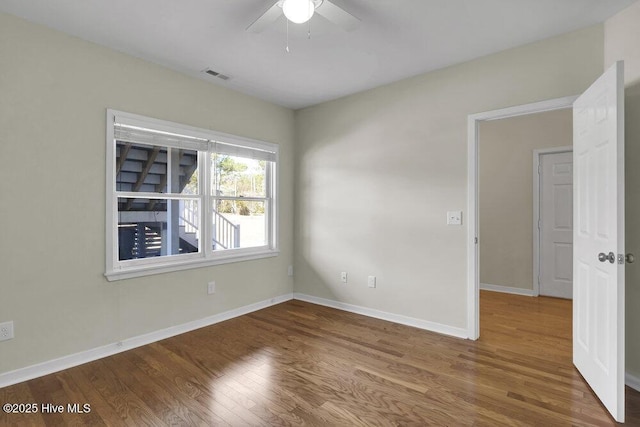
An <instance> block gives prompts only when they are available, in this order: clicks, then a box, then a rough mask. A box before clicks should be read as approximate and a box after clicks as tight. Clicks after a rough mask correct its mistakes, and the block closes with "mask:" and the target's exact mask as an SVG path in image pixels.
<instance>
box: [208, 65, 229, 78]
mask: <svg viewBox="0 0 640 427" xmlns="http://www.w3.org/2000/svg"><path fill="white" fill-rule="evenodd" d="M204 72H205V73H207V74H209V75H211V76H213V77H217V78H219V79H222V80H229V76H225V75H224V74H222V73H219V72H217V71H214V70H212V69H211V68H207V69H206V70H204Z"/></svg>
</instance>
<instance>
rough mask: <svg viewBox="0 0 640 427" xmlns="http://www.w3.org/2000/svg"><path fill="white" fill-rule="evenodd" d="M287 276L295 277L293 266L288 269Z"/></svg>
mask: <svg viewBox="0 0 640 427" xmlns="http://www.w3.org/2000/svg"><path fill="white" fill-rule="evenodd" d="M287 276H289V277H291V276H293V265H290V266H289V268H287Z"/></svg>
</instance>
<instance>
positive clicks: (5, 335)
mask: <svg viewBox="0 0 640 427" xmlns="http://www.w3.org/2000/svg"><path fill="white" fill-rule="evenodd" d="M11 338H13V320H12V321H10V322H4V323H0V341H6V340H10V339H11Z"/></svg>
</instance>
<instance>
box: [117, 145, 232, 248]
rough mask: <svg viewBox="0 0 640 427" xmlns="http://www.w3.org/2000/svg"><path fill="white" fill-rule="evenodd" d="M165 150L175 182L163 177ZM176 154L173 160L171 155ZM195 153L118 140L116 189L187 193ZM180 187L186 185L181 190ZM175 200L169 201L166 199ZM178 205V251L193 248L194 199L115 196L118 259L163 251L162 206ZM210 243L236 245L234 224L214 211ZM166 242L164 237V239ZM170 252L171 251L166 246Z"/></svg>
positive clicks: (195, 234) (193, 174)
mask: <svg viewBox="0 0 640 427" xmlns="http://www.w3.org/2000/svg"><path fill="white" fill-rule="evenodd" d="M168 150H173V151H172V156H173V157H174V160H173V162H172V163H173V164H174V165H177V166H174V169H173V174H174V176H175V174H176V172H177V179H175V180H174V182H175V184H174V185H172V183H169V182H168V179H169V168H170V167H171V166H170V165H168V164H167V163H168V159H169V158H170V156H169V155H168ZM176 158H177V160H176ZM197 168H198V154H197V152H196V151H192V150H181V149H180V150H179V149H171V148H169V149H168V148H165V147H159V146H146V145H143V144H132V143H129V142H120V141H118V142H117V144H116V190H117V191H125V192H135V193H137V192H140V193H159V194H163V193H167V188H168V187H169V188H170V187H173V188H172V190H173V191H172V192H173V193H188V190H189V189H188V188H187V185H188V184H189V183H190V182H192V179H195V178H197V172H196V170H197ZM185 189H186V191H185ZM173 203H175V205H173V206H172V204H173ZM171 208H173V209H176V208H177V209H178V234H179V243H178V248H177V251H178V253H191V252H198V246H199V244H198V241H199V236H200V230H199V228H200V227H199V224H200V219H199V218H200V216H199V213H198V208H199V207H198V204H197V203H196V202H195V201H192V200H180V201H171V200H166V199H151V198H144V197H140V198H120V199H119V200H118V216H119V221H118V223H119V226H118V239H119V258H120V260H126V259H136V258H148V257H154V256H161V255H165V253H164V252H163V251H165V252H166V251H167V249H166V248H165V249H163V236H164V237H165V238H166V235H167V230H166V229H167V225H168V220H169V217H170V215H168V210H170V209H171ZM213 217H214V221H215V223H214V224H213V241H212V248H213V249H214V250H216V249H232V248H237V247H239V246H240V226H239V225H236V224H233V223H232V222H231V221H229V220H228V219H227V218H226V217H225V216H224V215H222V214H220V213H219V212H216V211H214V216H213ZM165 246H166V242H165ZM172 253H173V254H176V253H175V251H174V252H172Z"/></svg>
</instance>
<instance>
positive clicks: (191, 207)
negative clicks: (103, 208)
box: [118, 197, 200, 261]
mask: <svg viewBox="0 0 640 427" xmlns="http://www.w3.org/2000/svg"><path fill="white" fill-rule="evenodd" d="M198 202H199V201H198V200H167V199H132V198H122V197H121V198H118V259H119V260H121V261H122V260H127V259H139V258H151V257H159V256H167V255H179V254H186V253H194V252H198V251H199V250H198V246H199V245H198V241H199V239H200V230H199V224H200V213H199V209H198V207H199V206H198V204H199V203H198Z"/></svg>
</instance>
